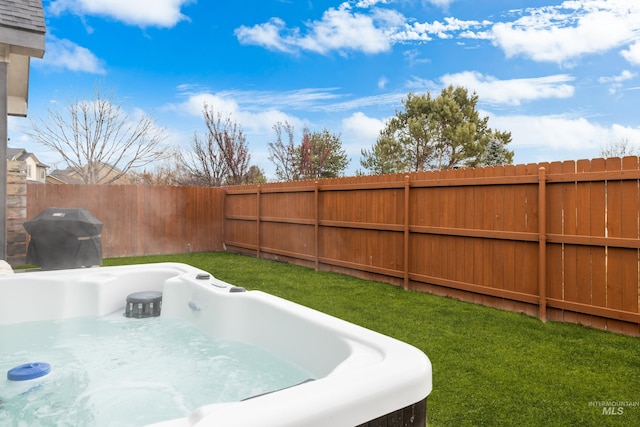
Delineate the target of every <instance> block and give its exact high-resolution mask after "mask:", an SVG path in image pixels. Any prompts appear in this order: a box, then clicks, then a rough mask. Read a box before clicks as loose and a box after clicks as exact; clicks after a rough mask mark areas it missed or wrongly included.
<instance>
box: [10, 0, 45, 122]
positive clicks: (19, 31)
mask: <svg viewBox="0 0 640 427" xmlns="http://www.w3.org/2000/svg"><path fill="white" fill-rule="evenodd" d="M45 32H46V27H45V23H44V10H43V9H42V1H41V0H2V1H1V2H0V59H4V60H5V61H8V64H9V67H8V73H7V74H8V75H7V79H8V83H9V84H8V92H7V104H8V105H7V107H8V114H9V115H14V116H26V115H27V100H28V95H29V63H30V60H31V57H32V56H33V57H37V58H42V57H43V56H44V45H45Z"/></svg>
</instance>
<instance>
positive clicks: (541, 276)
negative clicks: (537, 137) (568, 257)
mask: <svg viewBox="0 0 640 427" xmlns="http://www.w3.org/2000/svg"><path fill="white" fill-rule="evenodd" d="M546 182H547V181H546V171H545V168H544V167H541V168H540V169H538V296H539V301H538V318H539V319H540V320H542V321H543V322H546V321H547V195H546V192H547V191H546Z"/></svg>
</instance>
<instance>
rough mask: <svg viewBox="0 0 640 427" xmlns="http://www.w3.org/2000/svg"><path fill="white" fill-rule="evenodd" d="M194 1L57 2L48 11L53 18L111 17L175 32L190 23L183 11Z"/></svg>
mask: <svg viewBox="0 0 640 427" xmlns="http://www.w3.org/2000/svg"><path fill="white" fill-rule="evenodd" d="M192 1H193V0H55V1H53V2H52V3H51V4H50V5H49V7H48V8H47V11H48V12H49V13H51V14H52V15H60V14H62V13H65V12H69V13H72V14H75V15H80V16H85V15H93V16H107V17H110V18H113V19H115V20H118V21H121V22H124V23H125V24H128V25H136V26H139V27H163V28H171V27H173V26H175V25H176V24H177V23H178V22H180V21H182V20H185V19H188V18H187V17H186V16H185V15H183V14H182V12H181V11H180V10H181V8H182V7H183V6H185V5H187V4H189V3H191V2H192Z"/></svg>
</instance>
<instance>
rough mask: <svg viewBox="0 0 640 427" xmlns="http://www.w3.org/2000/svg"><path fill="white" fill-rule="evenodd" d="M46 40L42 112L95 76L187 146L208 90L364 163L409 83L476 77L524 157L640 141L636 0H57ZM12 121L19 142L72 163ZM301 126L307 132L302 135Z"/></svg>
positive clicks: (252, 134)
mask: <svg viewBox="0 0 640 427" xmlns="http://www.w3.org/2000/svg"><path fill="white" fill-rule="evenodd" d="M43 6H44V9H45V21H46V24H47V36H46V53H45V57H44V58H43V59H33V60H32V62H31V76H30V88H29V89H30V98H29V116H30V117H42V116H43V115H45V114H46V110H47V108H49V107H51V106H52V105H54V104H55V103H62V102H66V101H69V100H70V99H76V98H83V97H90V96H91V95H92V90H93V86H94V84H95V83H96V82H100V83H99V84H100V85H101V87H103V88H107V89H111V90H113V91H114V93H115V95H116V98H117V100H119V101H122V102H123V103H124V104H123V105H124V108H125V109H127V110H128V111H130V112H133V113H136V114H147V115H150V116H152V117H153V118H155V120H156V121H157V123H158V124H159V125H161V126H163V127H165V128H166V130H167V132H168V135H169V137H168V138H167V141H166V143H167V144H168V145H171V146H182V147H184V148H188V147H189V146H190V144H191V140H192V137H193V133H194V131H196V130H197V131H203V129H204V122H203V120H202V113H201V112H202V106H203V103H204V102H207V103H208V104H209V105H211V106H212V107H214V108H215V109H216V110H217V111H220V112H222V113H223V114H231V117H232V118H233V119H234V120H235V121H237V122H238V123H239V124H240V125H241V126H242V127H243V129H244V131H245V133H246V136H247V142H248V145H249V148H250V151H251V155H252V164H256V165H258V166H260V167H261V168H262V169H263V170H264V171H265V172H266V174H267V177H268V178H271V179H274V178H275V177H274V172H273V171H274V167H273V166H272V165H271V163H270V162H269V160H268V158H267V157H268V151H267V143H268V142H271V141H273V140H274V138H275V133H274V132H273V130H272V126H273V125H274V124H275V123H276V122H279V121H280V122H284V121H288V122H289V123H291V124H293V125H294V126H295V129H296V131H297V133H298V134H301V131H302V129H303V128H304V127H305V126H306V127H308V128H309V129H310V130H312V131H321V130H322V129H323V128H326V129H328V130H330V131H331V132H333V133H337V134H340V135H341V138H342V142H343V147H344V148H345V150H346V151H347V154H348V155H349V157H350V159H351V161H350V165H349V169H348V173H353V172H355V171H356V170H357V169H359V168H360V162H359V159H360V150H361V149H363V148H367V149H369V148H371V146H372V145H373V144H374V143H375V141H376V138H377V135H378V132H379V131H380V129H382V128H383V127H384V124H385V121H386V120H387V119H389V118H390V117H392V116H393V115H394V114H395V112H396V111H397V110H399V109H400V108H401V100H402V99H403V97H405V96H406V95H407V94H408V93H409V92H414V93H425V92H427V91H429V92H431V93H432V94H434V95H437V94H438V93H439V92H440V90H441V89H442V88H443V87H445V86H447V85H449V84H454V85H462V86H465V87H466V88H467V89H469V90H470V91H476V92H477V94H478V95H479V97H480V103H479V105H478V109H479V110H480V111H481V113H482V114H483V115H487V116H489V117H490V119H489V126H490V127H492V128H493V129H497V130H503V131H511V132H512V135H513V143H512V144H511V147H510V148H511V149H512V150H514V151H515V162H516V163H530V162H540V161H555V160H567V159H576V160H577V159H582V158H593V157H598V156H599V153H600V150H601V147H602V146H603V145H606V144H612V143H616V142H619V141H621V140H628V141H629V142H630V143H634V144H638V145H640V114H638V106H639V105H640V102H639V101H640V1H637V0H571V1H555V0H546V1H542V0H529V1H519V0H491V1H478V0H359V1H329V0H321V1H317V0H307V1H297V0H246V1H235V2H231V1H229V2H216V1H206V0H197V1H196V0H53V1H46V0H45V1H44V2H43ZM25 126H29V119H23V118H11V120H10V122H9V136H10V138H11V141H10V146H11V147H25V148H27V149H29V151H32V152H34V153H35V154H36V156H37V157H38V158H39V159H40V160H41V161H43V162H45V163H47V164H49V165H51V166H57V167H64V164H62V162H61V161H60V160H59V158H58V157H57V156H56V155H55V153H51V152H46V151H45V149H44V148H43V147H40V146H37V145H35V144H34V143H32V142H31V141H30V140H29V139H28V137H26V136H25V134H24V133H23V132H24V128H25ZM297 139H299V136H298V138H297Z"/></svg>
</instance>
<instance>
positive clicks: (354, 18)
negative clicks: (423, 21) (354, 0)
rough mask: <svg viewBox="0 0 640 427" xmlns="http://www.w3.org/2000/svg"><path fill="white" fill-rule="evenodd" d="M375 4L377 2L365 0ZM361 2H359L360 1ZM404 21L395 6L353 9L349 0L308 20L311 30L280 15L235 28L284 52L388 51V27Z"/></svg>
mask: <svg viewBox="0 0 640 427" xmlns="http://www.w3.org/2000/svg"><path fill="white" fill-rule="evenodd" d="M366 3H368V4H370V5H371V4H374V2H372V1H369V2H366ZM359 4H360V3H359ZM402 22H404V17H402V15H401V14H399V13H398V12H395V11H392V10H385V9H378V8H373V9H371V10H370V11H368V13H366V14H365V13H359V12H354V11H353V10H352V7H351V6H350V5H349V3H347V2H345V3H342V4H341V5H340V6H339V7H337V8H329V9H327V10H326V11H325V12H324V14H323V15H322V18H321V19H320V20H317V21H312V22H309V23H308V24H307V27H308V31H307V32H303V31H302V30H301V29H300V28H287V27H286V25H285V23H284V21H282V20H281V19H280V18H271V20H270V21H269V22H267V23H264V24H257V25H254V26H252V27H247V26H241V27H239V28H237V29H236V30H235V35H236V37H237V38H238V41H239V42H240V43H242V44H250V45H258V46H263V47H265V48H267V49H271V50H276V51H281V52H298V51H300V50H306V51H310V52H315V53H320V54H327V53H329V52H331V51H338V52H341V53H344V52H347V51H358V52H364V53H367V54H374V53H380V52H386V51H388V50H389V49H390V48H391V43H390V41H389V37H388V28H393V27H396V26H398V25H399V24H401V23H402Z"/></svg>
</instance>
